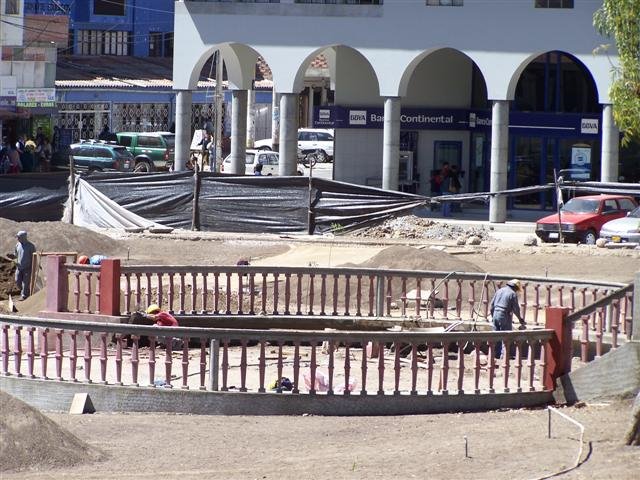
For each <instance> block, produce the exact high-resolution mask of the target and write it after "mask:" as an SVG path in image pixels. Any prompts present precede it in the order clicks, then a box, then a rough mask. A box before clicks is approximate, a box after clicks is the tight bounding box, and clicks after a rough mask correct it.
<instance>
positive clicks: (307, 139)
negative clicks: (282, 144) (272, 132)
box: [253, 128, 333, 162]
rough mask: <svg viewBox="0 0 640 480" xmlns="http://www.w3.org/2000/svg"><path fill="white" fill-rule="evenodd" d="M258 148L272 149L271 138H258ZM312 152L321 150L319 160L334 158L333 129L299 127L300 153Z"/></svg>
mask: <svg viewBox="0 0 640 480" xmlns="http://www.w3.org/2000/svg"><path fill="white" fill-rule="evenodd" d="M253 145H254V148H256V149H258V150H272V149H273V145H272V143H271V139H270V138H265V139H263V140H258V141H256V142H255V143H254V144H253ZM312 152H321V155H319V156H318V158H319V161H321V162H326V161H329V160H331V159H332V158H333V130H332V129H324V128H300V129H298V153H299V154H302V155H305V154H307V153H312Z"/></svg>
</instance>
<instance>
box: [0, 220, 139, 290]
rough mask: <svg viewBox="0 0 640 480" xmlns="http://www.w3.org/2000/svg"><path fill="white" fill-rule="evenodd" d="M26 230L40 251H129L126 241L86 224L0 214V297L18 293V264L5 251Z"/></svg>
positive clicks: (95, 252)
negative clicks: (17, 218) (24, 219)
mask: <svg viewBox="0 0 640 480" xmlns="http://www.w3.org/2000/svg"><path fill="white" fill-rule="evenodd" d="M20 230H26V231H27V232H28V234H29V240H30V241H31V242H33V244H34V245H35V246H36V251H38V252H79V253H84V254H86V255H94V254H101V255H107V256H116V255H123V254H126V247H124V246H123V245H124V243H122V242H119V241H117V240H113V239H112V238H109V237H107V236H105V235H102V234H100V233H97V232H94V231H92V230H88V229H86V228H82V227H77V226H75V225H69V224H68V223H62V222H14V221H12V220H7V219H6V218H0V231H1V232H2V235H1V236H0V300H6V299H7V298H9V294H12V295H15V294H19V293H20V292H19V290H18V289H17V288H16V287H15V284H14V272H15V267H14V265H13V264H12V263H11V262H10V261H7V260H6V259H4V258H2V256H3V255H6V254H8V253H13V251H14V249H15V245H16V237H15V234H16V233H17V232H19V231H20Z"/></svg>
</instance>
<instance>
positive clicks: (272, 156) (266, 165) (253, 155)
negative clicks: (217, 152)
mask: <svg viewBox="0 0 640 480" xmlns="http://www.w3.org/2000/svg"><path fill="white" fill-rule="evenodd" d="M279 161H280V156H279V155H278V152H271V151H268V150H254V149H250V150H247V152H246V157H245V170H244V174H245V175H253V174H254V172H255V167H256V165H258V164H261V165H262V175H266V176H271V175H278V163H279ZM230 170H231V155H227V156H226V157H225V159H224V160H223V161H222V165H221V166H220V171H221V172H222V173H229V172H230ZM298 175H303V172H302V171H301V170H300V169H298Z"/></svg>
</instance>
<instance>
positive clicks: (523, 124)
mask: <svg viewBox="0 0 640 480" xmlns="http://www.w3.org/2000/svg"><path fill="white" fill-rule="evenodd" d="M598 125H599V116H598V115H597V114H585V115H581V114H575V113H537V112H516V111H512V112H510V114H509V131H510V133H512V134H513V133H523V134H528V135H531V134H539V135H546V134H552V135H555V136H567V137H569V136H577V137H597V136H598V134H599V128H598ZM313 126H314V127H316V128H367V129H379V128H383V126H384V109H383V108H380V107H343V106H339V105H331V106H326V107H315V108H314V121H313ZM400 129H401V130H473V131H476V130H478V131H479V130H490V129H491V111H490V110H466V109H430V108H403V109H402V110H401V112H400Z"/></svg>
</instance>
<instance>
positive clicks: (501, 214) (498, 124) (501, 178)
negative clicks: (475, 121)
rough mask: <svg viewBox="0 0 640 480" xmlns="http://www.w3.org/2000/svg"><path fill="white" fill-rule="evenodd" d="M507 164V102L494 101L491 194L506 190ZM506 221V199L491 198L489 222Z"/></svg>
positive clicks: (492, 114)
mask: <svg viewBox="0 0 640 480" xmlns="http://www.w3.org/2000/svg"><path fill="white" fill-rule="evenodd" d="M508 163H509V101H508V100H494V101H493V107H492V112H491V181H490V188H489V190H490V191H491V192H497V191H499V190H506V188H507V167H508ZM506 220H507V198H506V197H504V196H501V197H491V200H490V203H489V221H490V222H492V223H504V222H506Z"/></svg>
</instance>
